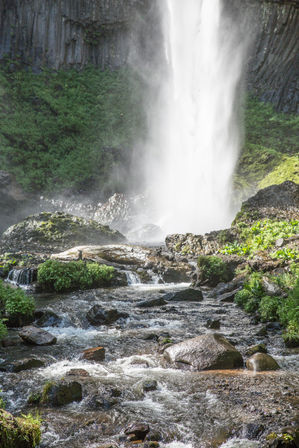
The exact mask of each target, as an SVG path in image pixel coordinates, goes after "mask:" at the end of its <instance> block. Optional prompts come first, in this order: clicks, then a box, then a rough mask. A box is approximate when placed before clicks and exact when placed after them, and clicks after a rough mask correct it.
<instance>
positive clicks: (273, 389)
mask: <svg viewBox="0 0 299 448" xmlns="http://www.w3.org/2000/svg"><path fill="white" fill-rule="evenodd" d="M131 280H132V281H133V277H131ZM135 280H136V281H139V280H138V279H137V278H136V279H135ZM186 286H187V285H186V284H180V285H174V284H169V285H165V284H164V285H158V284H156V285H154V284H151V285H145V284H140V283H139V284H131V285H129V286H128V287H121V288H117V289H96V290H90V291H85V292H75V293H68V294H54V295H53V294H44V295H36V296H35V298H36V303H37V306H38V309H41V310H45V309H48V310H51V311H54V312H55V313H57V314H58V315H59V317H60V318H61V321H60V323H59V324H58V326H56V327H46V328H45V329H46V330H48V331H50V332H51V333H52V334H54V335H55V336H57V344H56V345H54V346H48V347H28V346H25V345H19V346H16V347H13V348H2V349H0V357H1V358H2V360H5V361H6V362H9V361H10V360H11V361H12V360H16V359H17V360H18V359H22V358H26V357H28V356H32V355H35V356H36V357H39V358H42V359H44V360H45V361H46V366H45V367H43V368H39V369H35V370H30V371H23V372H20V373H8V372H5V373H1V372H0V383H1V388H2V390H3V394H4V399H5V400H6V402H7V409H8V410H10V411H12V412H15V413H17V412H25V411H28V410H30V408H28V406H27V404H26V401H27V399H28V397H29V395H30V394H31V393H34V392H36V391H39V390H40V389H41V388H42V386H43V385H44V384H45V383H46V382H47V381H51V380H59V379H62V378H66V377H67V375H68V372H69V371H70V370H71V369H74V368H76V369H84V370H86V371H87V372H88V373H89V376H88V377H85V378H82V377H80V378H78V379H77V380H78V381H79V382H80V383H81V384H82V385H83V400H82V401H81V402H80V403H72V404H69V405H67V406H64V407H62V408H52V407H48V408H41V414H42V418H43V439H42V443H41V447H44V448H46V447H47V448H54V447H60V448H79V447H80V448H82V447H84V448H97V447H99V446H100V445H101V444H102V443H107V442H110V443H111V442H112V441H118V443H120V445H119V446H122V447H123V446H125V445H124V442H120V440H123V439H121V437H122V436H123V430H124V428H125V427H126V426H127V425H128V424H129V423H131V422H133V421H145V422H147V423H148V424H149V425H150V427H151V428H152V429H153V430H157V431H159V432H160V433H161V435H162V438H163V443H161V447H162V448H201V447H203V448H208V447H214V448H215V447H217V446H220V445H221V443H222V442H224V441H225V440H226V438H227V437H228V436H229V434H230V433H231V432H232V430H233V429H234V428H239V427H242V425H244V423H248V422H252V421H256V420H260V419H262V420H263V421H265V422H267V419H268V420H269V422H270V423H269V428H270V427H271V422H272V423H273V421H274V423H275V419H276V420H277V418H278V419H280V418H281V416H280V415H279V414H278V415H276V414H275V412H280V411H279V410H277V409H279V408H281V405H282V403H281V400H283V406H284V408H285V409H286V411H285V412H286V413H287V412H288V413H289V416H292V413H293V408H292V405H291V403H289V402H288V397H289V395H290V396H292V394H293V393H294V392H293V391H294V389H295V388H296V385H298V374H297V373H296V371H298V365H299V364H298V356H296V353H295V352H294V351H291V350H289V351H288V350H286V349H285V347H284V346H283V343H282V340H281V337H280V336H279V335H277V334H276V333H271V332H268V335H267V337H261V336H258V335H257V333H258V330H259V329H260V326H261V325H257V326H256V325H253V324H252V323H251V320H250V317H248V316H247V315H245V314H244V313H243V312H242V311H241V310H240V309H238V308H236V306H235V305H234V304H231V303H219V302H218V301H217V300H216V299H213V298H209V296H208V294H207V292H208V291H207V292H206V293H205V297H204V301H203V302H200V303H185V302H180V303H174V302H172V303H168V304H167V305H165V306H162V307H155V308H148V309H141V308H138V307H136V304H137V303H138V302H139V301H141V300H147V299H152V298H157V297H161V296H162V295H163V294H165V292H169V291H173V290H177V289H182V288H185V287H186ZM94 304H100V305H102V306H104V307H106V308H117V309H118V310H120V311H125V312H126V313H128V315H129V317H127V318H126V319H122V320H119V321H117V322H116V323H115V324H113V325H111V326H109V327H105V326H103V327H94V326H91V325H90V324H89V323H88V321H87V319H86V317H85V316H86V312H87V311H88V310H89V309H90V308H91V307H92V306H93V305H94ZM208 319H220V320H221V329H220V330H219V331H220V332H221V333H222V334H224V335H225V336H226V337H227V338H228V339H229V340H230V341H231V342H232V343H234V344H236V346H237V348H238V349H239V350H240V351H241V352H242V353H243V354H244V351H245V349H246V347H248V345H251V344H254V343H258V342H266V343H267V345H268V350H269V352H270V353H271V354H272V355H273V356H274V357H275V358H276V359H277V360H278V362H279V363H280V365H281V366H282V367H283V369H282V370H281V371H279V372H274V373H271V374H254V373H252V372H249V371H246V370H236V371H222V372H221V371H215V372H201V373H198V372H197V373H196V372H188V371H181V370H176V369H172V368H169V366H166V365H165V364H164V362H163V356H162V353H161V351H162V347H163V340H164V342H165V341H166V340H167V339H169V338H170V339H171V340H172V341H173V342H176V341H181V340H184V339H186V338H189V337H194V336H196V335H199V334H203V333H207V332H209V331H211V330H208V329H207V328H206V322H207V320H208ZM97 346H104V347H105V349H106V359H105V361H103V362H101V363H94V362H91V361H86V360H83V359H82V357H81V353H82V351H83V350H84V349H87V348H90V347H97ZM71 378H72V379H75V377H71ZM152 380H155V381H157V388H156V390H152V391H148V392H145V391H144V390H143V383H144V382H148V381H152ZM115 391H117V393H115ZM288 394H289V395H288ZM277 403H279V404H277ZM31 411H32V409H31ZM276 424H277V421H276ZM256 446H259V445H258V442H256V441H250V440H248V439H247V438H246V437H245V438H244V437H242V434H241V435H240V434H238V435H236V436H235V437H234V438H233V439H231V440H229V442H226V443H225V444H224V445H223V448H235V447H244V448H245V447H248V448H255V447H256Z"/></svg>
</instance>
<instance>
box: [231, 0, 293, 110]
mask: <svg viewBox="0 0 299 448" xmlns="http://www.w3.org/2000/svg"><path fill="white" fill-rule="evenodd" d="M237 4H238V6H239V5H240V2H238V1H237ZM243 4H244V5H243ZM242 8H244V10H245V11H244V13H247V14H248V15H249V16H250V20H249V22H250V23H249V27H250V29H249V31H250V32H251V34H252V37H253V38H254V41H253V45H252V49H251V55H250V56H251V57H250V60H249V66H248V84H249V89H250V90H251V91H252V92H253V93H254V94H256V95H257V96H259V97H260V98H261V99H262V100H263V101H270V102H271V103H273V104H274V105H275V107H276V108H277V109H278V110H280V111H284V112H295V113H296V112H297V113H298V112H299V85H298V67H299V52H298V39H299V28H298V22H299V4H298V1H296V0H286V1H280V0H264V1H260V0H246V1H244V2H242Z"/></svg>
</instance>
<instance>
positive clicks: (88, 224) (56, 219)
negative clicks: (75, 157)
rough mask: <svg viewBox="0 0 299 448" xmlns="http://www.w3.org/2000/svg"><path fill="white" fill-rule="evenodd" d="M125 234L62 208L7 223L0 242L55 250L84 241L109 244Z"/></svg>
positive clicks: (10, 246) (21, 247) (9, 246)
mask: <svg viewBox="0 0 299 448" xmlns="http://www.w3.org/2000/svg"><path fill="white" fill-rule="evenodd" d="M123 241H125V237H124V236H123V235H122V234H121V233H119V232H117V231H116V230H111V229H110V228H109V227H107V226H103V225H102V224H99V223H98V222H96V221H93V220H87V219H84V218H79V217H78V216H73V215H69V214H66V213H62V212H57V213H47V212H44V213H40V214H39V215H32V216H29V217H28V218H26V219H24V220H23V221H21V222H19V223H18V224H15V225H13V226H11V227H9V228H8V229H7V230H6V231H5V232H4V234H3V235H2V240H1V242H0V244H1V246H2V249H4V250H9V251H12V250H17V251H18V250H19V251H24V250H28V251H31V252H34V251H36V252H47V253H48V252H56V251H59V250H60V251H61V250H65V249H67V248H70V247H73V246H78V245H83V244H109V243H120V242H123Z"/></svg>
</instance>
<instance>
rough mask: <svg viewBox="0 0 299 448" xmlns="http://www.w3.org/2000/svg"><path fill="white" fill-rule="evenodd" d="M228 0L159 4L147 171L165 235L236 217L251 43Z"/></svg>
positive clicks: (204, 227)
mask: <svg viewBox="0 0 299 448" xmlns="http://www.w3.org/2000/svg"><path fill="white" fill-rule="evenodd" d="M223 3H224V2H223V1H222V0H213V1H211V0H184V1H181V0H163V1H161V2H160V6H161V13H162V17H163V24H164V50H165V51H164V53H165V59H166V61H167V69H166V70H164V71H163V73H162V74H161V76H160V78H161V79H159V84H160V90H159V94H158V95H157V96H156V97H155V100H154V104H153V105H152V106H151V107H150V106H149V107H148V110H149V115H150V117H149V120H150V123H151V134H150V139H149V143H148V148H147V152H148V154H149V157H148V160H147V161H146V163H145V166H146V170H147V179H148V188H149V190H150V194H151V197H152V201H153V204H154V207H155V211H154V212H153V213H154V215H155V217H156V223H157V224H158V225H160V226H161V227H162V228H163V230H164V232H165V234H169V233H176V232H178V233H185V232H193V233H197V234H198V233H205V232H207V231H210V230H217V229H220V228H225V227H226V226H228V225H229V224H230V222H231V219H232V218H233V210H232V208H231V190H232V175H233V172H234V168H235V163H236V160H237V157H238V153H239V147H240V123H239V121H240V120H239V119H240V101H241V98H242V88H241V84H242V82H241V80H242V76H243V71H244V70H243V68H244V57H245V54H246V48H247V40H246V38H245V37H244V34H242V29H243V28H242V23H243V22H244V18H241V17H239V15H238V13H237V12H236V11H231V12H230V13H228V11H226V10H225V9H224V6H223ZM233 15H234V17H232V16H233Z"/></svg>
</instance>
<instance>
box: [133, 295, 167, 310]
mask: <svg viewBox="0 0 299 448" xmlns="http://www.w3.org/2000/svg"><path fill="white" fill-rule="evenodd" d="M163 305H167V302H166V301H165V300H164V299H163V297H160V298H158V299H151V300H145V301H143V302H139V303H137V304H136V306H137V308H152V307H154V306H163Z"/></svg>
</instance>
